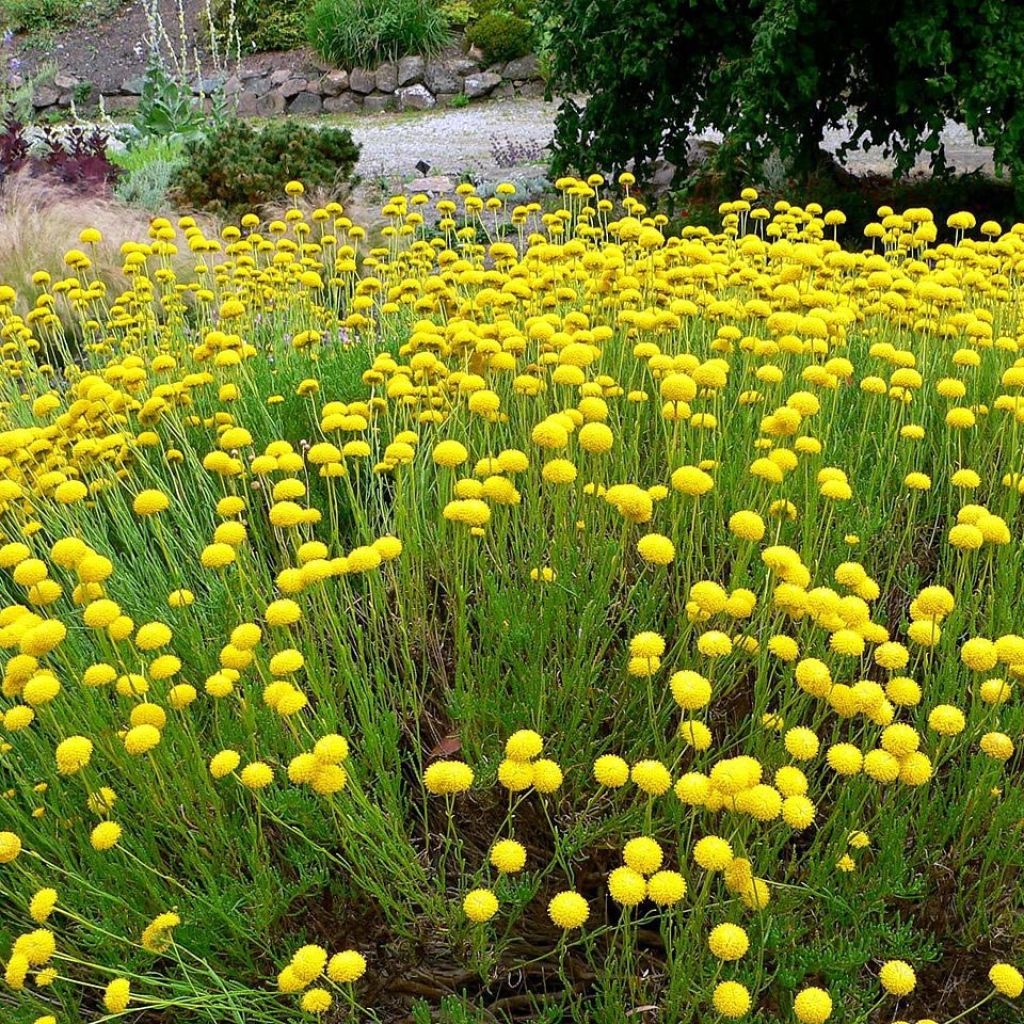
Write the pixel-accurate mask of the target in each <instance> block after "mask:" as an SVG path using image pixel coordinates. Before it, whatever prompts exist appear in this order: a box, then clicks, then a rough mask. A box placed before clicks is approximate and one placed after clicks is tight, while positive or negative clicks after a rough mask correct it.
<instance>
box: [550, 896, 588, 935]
mask: <svg viewBox="0 0 1024 1024" xmlns="http://www.w3.org/2000/svg"><path fill="white" fill-rule="evenodd" d="M548 917H550V918H551V920H552V922H553V923H554V924H555V925H556V926H557V927H559V928H564V929H565V930H566V931H569V930H571V929H573V928H580V927H581V926H582V925H584V924H585V923H586V921H587V918H588V917H590V907H589V905H588V904H587V901H586V900H585V899H584V898H583V897H582V896H581V895H580V894H579V893H578V892H573V891H572V890H567V891H565V892H560V893H558V894H557V895H556V896H553V897H552V898H551V900H550V902H549V903H548Z"/></svg>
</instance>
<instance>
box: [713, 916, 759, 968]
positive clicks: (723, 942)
mask: <svg viewBox="0 0 1024 1024" xmlns="http://www.w3.org/2000/svg"><path fill="white" fill-rule="evenodd" d="M708 948H709V949H710V950H711V952H712V953H713V954H714V955H715V956H716V957H718V959H719V960H739V959H740V957H742V956H743V955H744V954H745V953H746V952H747V950H748V949H749V948H750V939H749V938H748V937H747V933H746V932H745V931H744V930H743V929H742V928H741V927H740V926H739V925H736V924H719V925H715V927H714V928H712V929H711V934H710V935H709V936H708Z"/></svg>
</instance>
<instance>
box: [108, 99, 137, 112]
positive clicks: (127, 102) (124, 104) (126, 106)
mask: <svg viewBox="0 0 1024 1024" xmlns="http://www.w3.org/2000/svg"><path fill="white" fill-rule="evenodd" d="M138 106H139V97H138V96H104V97H103V109H104V110H105V111H106V112H107V113H108V114H116V113H124V112H127V111H131V110H137V109H138Z"/></svg>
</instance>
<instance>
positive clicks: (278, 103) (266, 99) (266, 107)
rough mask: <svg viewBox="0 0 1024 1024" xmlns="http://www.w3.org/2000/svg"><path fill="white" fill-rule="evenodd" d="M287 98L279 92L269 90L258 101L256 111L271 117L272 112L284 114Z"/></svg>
mask: <svg viewBox="0 0 1024 1024" xmlns="http://www.w3.org/2000/svg"><path fill="white" fill-rule="evenodd" d="M285 103H286V100H285V98H284V97H283V96H282V95H281V94H280V93H279V92H268V93H267V94H266V95H265V96H261V97H260V98H259V99H258V100H257V101H256V113H257V114H262V115H263V116H264V117H269V116H270V115H272V114H283V113H284V108H285Z"/></svg>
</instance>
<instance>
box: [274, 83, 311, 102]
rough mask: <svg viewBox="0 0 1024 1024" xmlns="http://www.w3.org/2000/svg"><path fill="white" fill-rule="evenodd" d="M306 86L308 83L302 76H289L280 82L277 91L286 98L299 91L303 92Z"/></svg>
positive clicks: (295, 94)
mask: <svg viewBox="0 0 1024 1024" xmlns="http://www.w3.org/2000/svg"><path fill="white" fill-rule="evenodd" d="M308 87H309V83H308V82H307V81H306V80H305V79H304V78H289V79H288V81H287V82H282V83H281V85H280V86H278V89H277V91H278V92H279V93H280V94H281V95H282V96H283V97H284V98H285V99H286V100H288V99H291V98H292V96H298V95H299V93H300V92H305V91H306V89H307V88H308Z"/></svg>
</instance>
